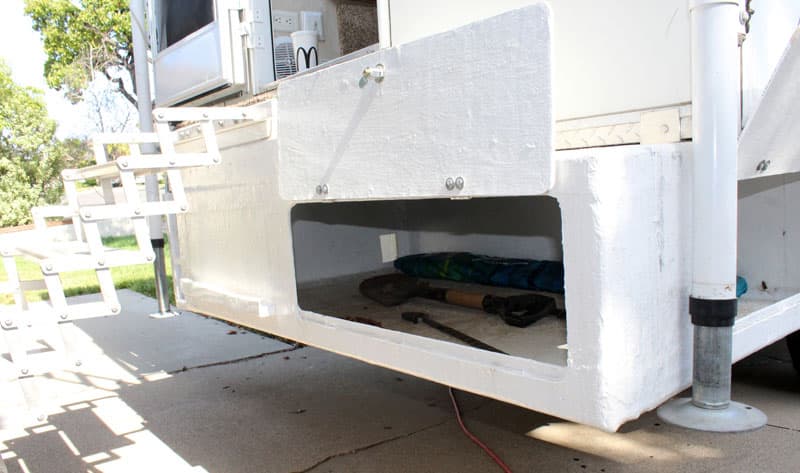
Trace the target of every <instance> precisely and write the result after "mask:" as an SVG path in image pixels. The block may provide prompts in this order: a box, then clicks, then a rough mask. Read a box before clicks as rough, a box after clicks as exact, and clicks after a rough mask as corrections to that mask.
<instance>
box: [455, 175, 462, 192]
mask: <svg viewBox="0 0 800 473" xmlns="http://www.w3.org/2000/svg"><path fill="white" fill-rule="evenodd" d="M463 188H464V178H463V177H461V176H459V177H457V178H456V189H458V190H461V189H463Z"/></svg>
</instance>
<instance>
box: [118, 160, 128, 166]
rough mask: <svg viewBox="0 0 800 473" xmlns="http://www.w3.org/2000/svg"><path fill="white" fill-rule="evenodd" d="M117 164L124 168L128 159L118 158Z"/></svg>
mask: <svg viewBox="0 0 800 473" xmlns="http://www.w3.org/2000/svg"><path fill="white" fill-rule="evenodd" d="M119 165H120V166H122V167H124V168H126V167H128V160H127V159H120V160H119Z"/></svg>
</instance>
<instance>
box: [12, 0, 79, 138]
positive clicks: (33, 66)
mask: <svg viewBox="0 0 800 473" xmlns="http://www.w3.org/2000/svg"><path fill="white" fill-rule="evenodd" d="M0 57H2V58H3V59H5V61H6V64H8V66H9V67H10V68H11V75H12V77H13V78H14V81H15V82H16V83H17V84H20V85H28V86H32V87H36V88H38V89H41V90H43V91H44V92H45V101H46V102H47V111H48V113H49V114H50V117H51V118H53V119H54V120H56V122H57V123H58V131H57V136H58V137H59V138H65V137H68V136H86V135H87V134H91V133H92V131H93V129H94V124H93V120H91V119H90V118H89V115H88V112H87V109H86V107H85V106H83V105H72V104H70V103H69V101H68V100H66V99H64V98H63V96H62V94H61V92H58V91H55V90H51V89H48V87H47V84H46V83H45V80H44V62H45V59H46V56H45V54H44V50H43V48H42V40H41V38H40V36H39V33H37V32H35V31H33V28H32V27H31V21H30V18H28V17H27V16H25V14H24V3H23V0H2V2H0Z"/></svg>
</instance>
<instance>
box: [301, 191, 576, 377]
mask: <svg viewBox="0 0 800 473" xmlns="http://www.w3.org/2000/svg"><path fill="white" fill-rule="evenodd" d="M291 221H292V238H293V246H294V261H295V272H296V278H297V293H298V304H299V306H300V308H301V309H303V310H306V311H310V312H315V313H318V314H322V315H325V316H330V317H337V318H342V319H347V320H350V321H352V322H354V323H366V324H373V325H376V326H379V327H381V328H383V329H386V330H393V331H399V332H404V333H409V334H414V335H420V336H424V337H429V338H433V339H437V340H442V341H446V342H451V343H456V344H462V345H468V343H466V342H464V341H463V340H460V339H458V338H457V337H454V336H453V335H452V334H447V333H444V332H442V331H441V330H437V329H435V328H433V327H431V326H430V325H428V324H425V323H423V321H420V322H419V323H417V324H414V323H412V322H410V321H407V320H404V319H403V318H402V317H401V315H402V314H403V313H404V312H422V313H425V314H427V316H428V317H429V318H430V319H432V320H434V321H435V322H438V323H440V324H443V325H446V326H447V327H450V328H453V329H455V330H457V331H459V332H462V333H464V334H466V335H468V336H470V337H472V338H474V339H476V340H479V341H481V342H483V343H485V344H488V345H490V346H491V347H495V348H497V349H498V350H500V351H503V352H505V353H508V354H510V355H513V356H518V357H524V358H529V359H533V360H536V361H540V362H545V363H551V364H556V365H560V366H566V364H567V346H566V343H567V336H566V334H567V327H566V318H565V317H564V313H563V310H564V307H565V304H564V302H565V294H564V293H563V268H562V263H561V262H562V261H563V248H562V238H561V212H560V209H559V206H558V202H557V201H556V200H555V199H554V198H552V197H547V196H537V197H501V198H484V199H471V200H447V199H430V200H402V201H369V202H338V203H308V204H298V205H296V206H295V207H294V208H293V209H292V213H291ZM442 252H448V253H450V252H457V253H462V252H466V253H469V254H474V255H485V256H491V257H494V258H499V260H494V259H490V260H487V259H479V260H478V262H477V263H478V265H479V267H478V268H477V270H476V271H477V273H478V274H481V275H484V276H485V275H486V272H487V271H490V269H491V268H493V267H494V268H496V267H497V266H491V265H494V264H496V263H501V264H500V267H501V268H503V269H502V272H503V273H502V274H493V275H492V276H491V277H492V280H493V281H495V282H497V281H500V280H505V279H509V278H507V277H506V274H507V271H508V270H509V268H512V267H513V268H514V271H515V273H514V276H512V277H511V278H510V279H511V280H512V281H513V283H512V284H514V285H516V286H518V287H519V286H520V285H521V281H529V284H531V285H532V286H533V287H543V286H547V288H548V291H538V290H537V291H534V290H526V289H520V288H518V287H500V286H493V285H486V284H477V283H474V282H469V283H467V282H461V281H453V280H447V279H430V278H424V279H421V280H422V281H424V282H427V283H429V284H430V285H431V286H434V287H441V288H445V289H448V288H452V289H458V290H462V291H468V292H472V293H479V294H490V295H493V296H499V297H509V296H516V295H526V294H528V295H529V294H541V295H543V296H547V297H551V298H552V299H554V301H555V309H546V310H545V311H544V312H545V313H547V315H546V316H544V317H543V318H541V319H540V320H538V321H536V322H534V323H532V324H530V325H528V326H526V327H517V326H512V325H509V324H507V323H506V322H505V321H504V320H503V319H502V318H501V317H500V316H498V315H495V314H488V313H486V312H484V311H482V310H479V309H473V308H464V307H457V306H454V305H450V304H446V303H443V302H440V301H437V300H430V299H427V298H424V297H412V298H410V299H408V301H407V302H403V303H401V304H399V305H395V306H390V307H386V306H383V305H381V304H379V303H378V302H375V301H374V300H371V299H370V298H368V297H365V296H364V295H363V294H362V293H361V292H360V291H359V285H360V284H361V283H362V281H364V280H365V279H367V278H369V277H373V276H376V275H383V274H388V273H399V271H398V270H397V269H395V267H394V264H393V261H394V260H395V259H396V258H398V257H401V258H402V257H407V256H409V255H418V254H430V253H437V254H438V253H442ZM512 258H513V259H526V260H536V261H546V262H548V263H545V264H544V265H541V266H537V265H535V264H528V265H524V264H523V263H522V262H514V264H513V265H509V264H505V263H508V262H507V261H506V259H512ZM406 261H407V260H406ZM447 261H455V260H452V259H450V260H447ZM458 262H459V263H463V262H464V259H463V258H461V259H459V260H458ZM484 263H486V264H487V265H489V266H488V267H489V268H490V269H487V266H481V265H483V264H484ZM448 264H449V263H444V266H447V265H448ZM540 267H541V268H545V269H544V270H543V271H545V272H546V271H550V272H549V273H543V272H541V271H540V270H539V268H540ZM521 268H522V269H521ZM442 272H443V273H447V274H452V273H453V272H454V271H453V268H452V267H448V268H446V269H443V270H442ZM456 272H457V271H456ZM553 288H556V289H555V290H553ZM528 301H530V300H528ZM539 302H541V301H539ZM534 309H535V308H534ZM517 314H519V312H517Z"/></svg>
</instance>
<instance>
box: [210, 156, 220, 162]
mask: <svg viewBox="0 0 800 473" xmlns="http://www.w3.org/2000/svg"><path fill="white" fill-rule="evenodd" d="M211 161H212V162H214V163H219V158H218V157H215V158H213V159H212V160H211Z"/></svg>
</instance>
